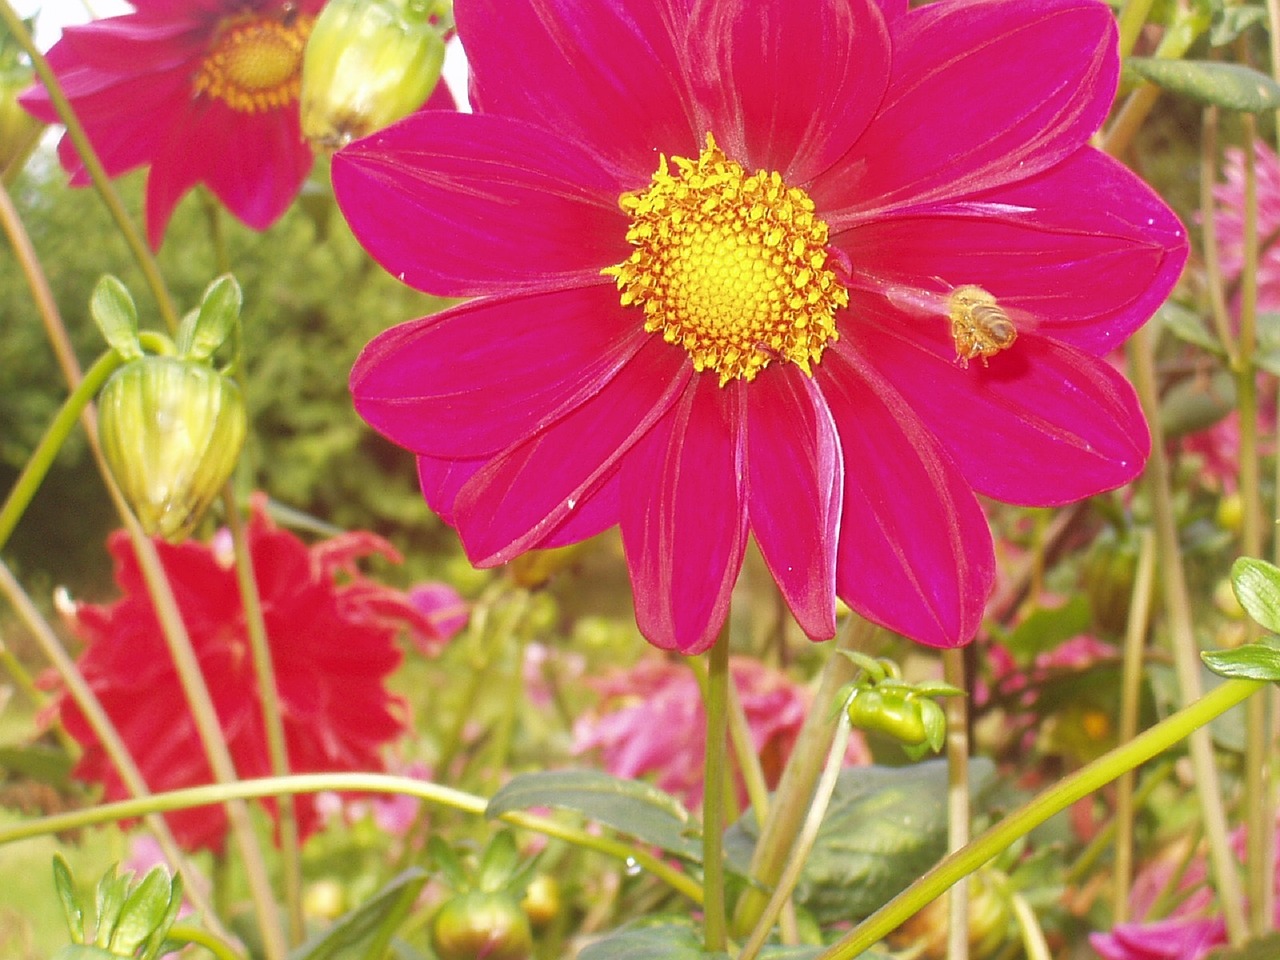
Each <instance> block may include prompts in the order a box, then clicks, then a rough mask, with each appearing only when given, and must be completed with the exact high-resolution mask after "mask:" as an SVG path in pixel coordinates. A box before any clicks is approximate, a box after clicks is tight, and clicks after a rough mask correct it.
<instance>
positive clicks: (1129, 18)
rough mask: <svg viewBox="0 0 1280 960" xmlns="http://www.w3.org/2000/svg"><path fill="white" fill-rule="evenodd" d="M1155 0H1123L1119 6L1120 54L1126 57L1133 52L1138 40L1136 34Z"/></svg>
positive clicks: (1145, 20) (1144, 22) (1138, 32)
mask: <svg viewBox="0 0 1280 960" xmlns="http://www.w3.org/2000/svg"><path fill="white" fill-rule="evenodd" d="M1154 3H1155V0H1125V4H1124V6H1122V7H1121V8H1120V14H1119V20H1120V56H1121V57H1122V58H1123V57H1127V56H1129V54H1131V53H1133V48H1134V46H1135V45H1136V44H1137V42H1138V34H1140V33H1141V32H1142V28H1143V27H1144V26H1145V25H1146V23H1147V17H1148V16H1150V14H1151V7H1152V6H1153V5H1154Z"/></svg>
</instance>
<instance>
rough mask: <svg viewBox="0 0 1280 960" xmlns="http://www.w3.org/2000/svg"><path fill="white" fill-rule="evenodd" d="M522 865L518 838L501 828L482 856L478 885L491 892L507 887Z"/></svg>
mask: <svg viewBox="0 0 1280 960" xmlns="http://www.w3.org/2000/svg"><path fill="white" fill-rule="evenodd" d="M519 867H520V851H519V849H517V847H516V839H515V837H513V836H512V835H511V831H510V830H500V831H499V832H498V833H496V834H495V835H494V837H493V839H492V840H490V841H489V845H488V846H487V847H485V849H484V854H483V855H482V856H481V857H480V866H479V868H478V869H477V870H476V886H477V887H478V888H479V889H481V890H485V891H487V892H489V893H495V892H497V891H499V890H502V889H504V888H505V887H506V885H507V883H508V882H509V881H510V880H511V878H512V877H514V876H515V874H516V871H517V870H518V869H519Z"/></svg>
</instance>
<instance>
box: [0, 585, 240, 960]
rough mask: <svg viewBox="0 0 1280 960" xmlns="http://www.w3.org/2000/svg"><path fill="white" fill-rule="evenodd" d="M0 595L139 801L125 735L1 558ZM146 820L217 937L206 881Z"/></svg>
mask: <svg viewBox="0 0 1280 960" xmlns="http://www.w3.org/2000/svg"><path fill="white" fill-rule="evenodd" d="M0 595H3V596H4V597H5V598H6V599H7V600H8V601H9V603H10V605H11V606H12V607H13V608H14V610H16V611H17V613H18V616H19V618H21V620H22V622H23V623H24V624H25V625H26V627H27V629H28V630H29V631H30V632H31V635H32V636H33V637H34V638H35V641H36V643H37V644H38V645H39V647H40V649H41V652H43V653H44V655H45V657H46V658H47V659H48V661H49V662H50V663H51V664H53V668H54V670H55V671H56V672H57V674H58V677H59V678H60V679H61V680H62V683H63V686H65V687H66V689H67V693H68V694H69V695H70V697H71V699H72V700H74V701H75V704H76V706H77V707H79V708H80V712H81V713H82V714H84V718H85V721H86V722H87V723H88V725H89V729H90V730H92V731H93V735H94V736H95V737H97V738H98V742H99V743H101V744H102V749H103V750H104V751H105V752H106V754H107V757H108V758H109V759H110V760H111V764H112V766H114V767H115V769H116V773H118V774H119V776H120V780H121V781H122V782H123V783H124V786H125V789H126V790H128V791H129V793H130V794H132V795H133V796H134V797H135V798H138V799H140V800H145V799H148V798H150V797H151V791H150V790H149V789H148V788H147V783H146V781H145V780H144V779H143V777H142V772H141V771H140V770H139V769H138V765H137V764H136V763H134V761H133V756H132V755H131V754H130V753H129V748H128V746H126V745H125V742H124V740H123V739H121V737H120V733H119V731H118V730H116V726H115V724H114V723H112V722H111V718H110V717H109V716H107V713H106V711H105V710H103V709H102V703H101V702H100V701H99V700H98V698H97V696H96V695H95V694H94V692H93V690H92V689H91V688H90V686H89V684H88V683H86V682H85V679H84V675H83V674H81V672H80V670H79V669H78V668H77V667H76V664H75V661H74V660H72V659H71V657H70V656H68V655H67V652H66V650H64V649H63V647H62V644H61V642H59V640H58V635H57V634H56V633H54V631H53V628H52V627H51V626H49V624H48V622H47V621H46V620H45V619H44V617H42V616H41V615H40V611H39V610H37V609H36V606H35V604H34V603H32V602H31V598H30V597H28V596H27V594H26V592H25V591H24V590H23V589H22V586H21V584H19V583H18V581H17V579H15V578H14V576H13V574H12V573H11V572H10V571H9V568H8V567H7V566H6V565H5V564H4V561H3V560H0ZM146 823H147V827H148V829H150V830H151V832H152V834H153V835H154V836H155V838H156V840H157V841H158V842H159V844H160V848H161V850H163V851H164V855H165V857H166V858H167V859H168V861H169V862H170V863H171V864H173V865H174V867H175V868H177V869H178V870H179V871H180V872H181V873H182V874H184V875H185V876H186V879H187V883H186V885H185V886H186V890H187V896H188V897H190V899H191V902H192V904H193V905H194V906H195V908H196V911H197V912H198V913H199V914H200V918H201V920H202V921H203V922H204V923H205V925H206V926H208V927H209V928H210V929H212V930H215V931H217V932H218V935H219V936H222V937H227V936H229V934H227V933H226V931H225V930H223V928H222V925H221V922H220V921H219V920H218V915H217V913H216V911H215V910H214V909H213V905H212V904H210V903H209V902H208V900H207V899H206V898H205V895H204V892H203V891H204V886H205V885H204V883H202V882H200V879H199V878H200V874H199V872H198V871H197V870H196V869H195V868H194V867H193V866H192V865H191V863H190V862H189V861H188V860H187V858H186V857H185V856H183V854H182V849H181V848H180V847H179V846H178V842H177V840H175V839H174V836H173V833H172V831H170V829H169V824H168V823H166V822H165V820H164V818H163V817H160V816H158V815H156V814H154V813H149V814H148V815H147V817H146Z"/></svg>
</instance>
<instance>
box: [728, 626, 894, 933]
mask: <svg viewBox="0 0 1280 960" xmlns="http://www.w3.org/2000/svg"><path fill="white" fill-rule="evenodd" d="M875 631H876V627H874V626H873V625H872V624H870V623H868V622H867V621H866V620H863V619H862V618H861V617H859V616H857V615H856V614H850V616H849V619H848V620H847V621H846V622H845V625H844V628H843V629H842V630H841V632H840V634H839V635H838V636H837V637H836V641H835V643H834V645H833V646H834V649H832V650H831V651H830V653H829V655H828V657H827V662H826V665H825V666H824V667H823V670H822V678H821V680H820V681H819V683H818V691H817V693H816V694H815V695H814V701H813V702H814V703H815V704H829V703H833V702H835V698H836V694H837V693H838V692H839V690H840V688H841V687H842V686H844V685H845V684H846V683H848V682H849V681H850V680H852V679H853V675H854V673H856V672H857V669H858V668H857V667H856V666H855V665H854V663H853V661H852V660H850V659H849V658H848V657H844V656H841V655H840V654H839V650H842V649H843V650H862V649H863V648H865V647H866V646H867V645H868V644H869V643H870V641H871V637H872V636H873V635H874V633H875ZM836 720H837V718H836V717H834V716H832V715H831V712H830V711H829V710H826V709H824V708H821V707H815V708H814V709H811V710H810V711H809V712H808V714H807V715H806V716H805V719H804V725H803V726H802V727H801V728H800V733H799V735H798V736H797V737H796V745H795V747H794V748H793V749H792V751H791V757H790V758H789V759H788V760H787V765H786V768H785V769H784V770H783V773H782V780H781V782H780V783H779V784H778V789H777V791H775V793H774V796H773V803H772V804H770V806H769V816H768V818H767V819H766V820H765V824H764V828H763V829H762V830H761V831H760V839H759V841H757V843H756V849H755V853H754V854H752V857H751V877H752V879H754V880H755V881H756V883H757V884H759V887H757V886H752V887H749V888H748V889H747V890H746V891H745V892H744V893H743V894H742V896H741V897H740V898H739V899H738V905H737V908H736V910H735V912H734V917H733V928H734V931H735V933H737V934H738V935H740V936H746V935H747V933H749V932H750V931H751V930H752V929H753V928H754V927H755V925H756V923H757V922H759V920H760V916H761V914H762V913H763V911H764V908H765V904H766V903H767V902H768V894H767V893H766V892H765V891H767V890H770V889H772V888H773V887H774V886H775V885H776V884H777V882H778V879H779V877H781V876H782V870H783V868H784V867H785V865H786V862H787V856H788V854H789V853H790V851H791V848H792V846H793V845H794V843H795V838H796V835H797V834H798V833H799V831H800V827H801V824H802V823H803V821H804V818H805V815H806V814H807V813H808V810H809V798H810V797H812V796H813V788H814V784H815V783H816V782H817V780H818V776H819V774H820V773H821V771H822V768H823V764H824V762H825V760H826V756H827V753H828V751H829V749H830V747H831V738H832V737H834V736H835V731H836Z"/></svg>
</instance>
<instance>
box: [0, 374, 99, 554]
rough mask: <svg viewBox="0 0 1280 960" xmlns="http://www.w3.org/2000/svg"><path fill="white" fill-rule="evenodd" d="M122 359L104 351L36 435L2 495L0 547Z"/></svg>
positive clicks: (7, 540) (2, 546) (7, 538)
mask: <svg viewBox="0 0 1280 960" xmlns="http://www.w3.org/2000/svg"><path fill="white" fill-rule="evenodd" d="M122 362H123V361H122V360H121V359H120V355H119V354H118V353H116V352H115V351H114V350H108V351H107V352H106V353H104V354H103V355H102V356H101V357H99V358H98V361H97V362H96V363H95V364H94V365H93V366H92V367H90V368H89V372H88V373H87V374H85V377H84V379H83V380H81V381H80V383H79V384H78V385H77V386H76V388H75V389H74V390H73V391H72V392H71V395H70V396H69V397H67V399H66V400H64V401H63V403H62V409H60V410H59V411H58V414H57V416H55V417H54V418H53V423H51V424H49V429H48V430H46V431H45V434H44V436H43V437H41V438H40V443H39V444H37V445H36V448H35V450H33V451H32V452H31V457H30V458H29V459H28V460H27V463H26V466H24V467H23V468H22V473H20V474H18V479H17V482H15V483H14V485H13V488H12V489H11V490H10V491H9V495H8V496H7V497H6V498H5V501H4V506H3V507H0V549H3V548H4V545H5V544H6V543H8V542H9V536H10V534H12V533H13V530H14V527H16V526H17V525H18V521H19V520H20V519H22V514H23V513H24V512H25V511H26V509H27V506H28V505H29V504H30V503H31V500H32V498H33V497H35V495H36V491H37V490H39V489H40V484H41V483H43V482H44V478H45V474H47V473H48V472H49V468H50V467H51V466H53V461H54V460H55V459H57V456H58V451H60V450H61V449H62V445H63V443H65V442H66V439H67V437H69V436H71V431H72V430H74V429H75V427H76V422H77V421H78V420H79V419H80V414H81V413H83V412H84V410H85V408H86V407H88V406H89V404H91V403H92V402H93V398H94V397H96V396H97V395H98V391H99V390H101V389H102V385H103V384H104V383H106V382H107V378H108V377H110V376H111V374H113V373H115V371H116V370H117V369H118V368H119V366H120V364H121V363H122Z"/></svg>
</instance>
